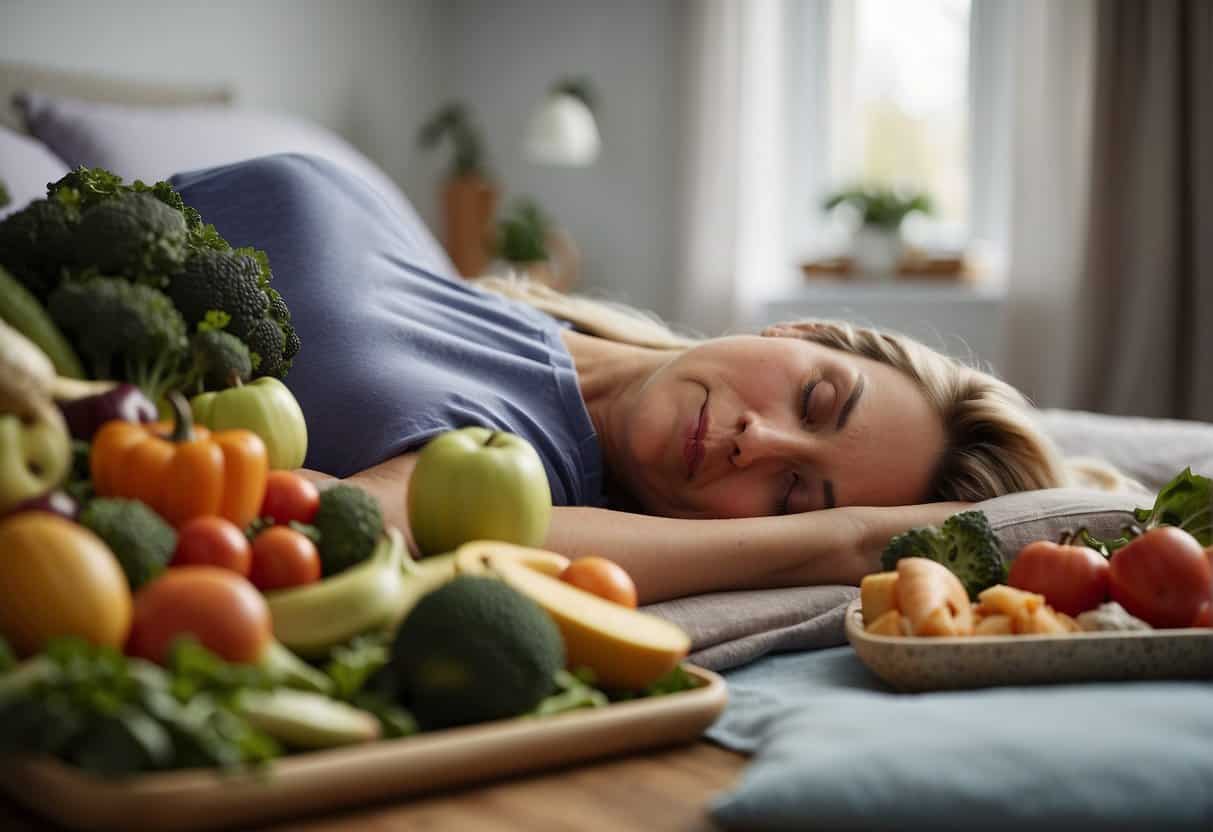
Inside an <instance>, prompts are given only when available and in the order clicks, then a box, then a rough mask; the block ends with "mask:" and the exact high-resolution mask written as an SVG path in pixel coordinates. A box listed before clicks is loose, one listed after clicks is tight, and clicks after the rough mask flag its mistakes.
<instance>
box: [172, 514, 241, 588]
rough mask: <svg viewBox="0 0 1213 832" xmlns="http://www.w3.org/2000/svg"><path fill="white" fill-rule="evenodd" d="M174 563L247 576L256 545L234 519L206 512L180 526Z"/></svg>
mask: <svg viewBox="0 0 1213 832" xmlns="http://www.w3.org/2000/svg"><path fill="white" fill-rule="evenodd" d="M172 565H173V566H218V567H220V568H222V569H230V570H231V571H233V572H235V573H236V574H237V575H240V576H241V577H244V578H247V577H248V576H249V571H250V570H251V569H252V565H253V548H252V545H251V544H250V543H249V540H248V538H247V537H245V535H244V532H242V531H241V530H240V529H239V528H238V527H237V526H236V524H234V523H233V522H232V521H230V520H227V519H224V518H223V517H217V516H215V515H204V516H202V517H195V518H194V519H193V520H190V521H189V522H187V523H186V524H185V525H184V526H182V527H181V530H180V531H179V532H178V534H177V548H176V549H175V550H174V551H173V559H172Z"/></svg>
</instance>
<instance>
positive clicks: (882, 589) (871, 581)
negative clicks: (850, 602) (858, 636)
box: [859, 572, 897, 635]
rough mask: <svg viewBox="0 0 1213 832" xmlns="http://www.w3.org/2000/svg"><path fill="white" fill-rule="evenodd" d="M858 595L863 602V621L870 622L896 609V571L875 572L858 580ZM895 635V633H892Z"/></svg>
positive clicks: (866, 624) (867, 623) (868, 623)
mask: <svg viewBox="0 0 1213 832" xmlns="http://www.w3.org/2000/svg"><path fill="white" fill-rule="evenodd" d="M859 597H860V601H861V603H862V604H863V623H864V625H865V626H868V625H870V624H872V622H874V621H875V620H876V619H878V618H880V617H881V616H882V615H884V614H885V613H887V612H890V611H892V612H896V611H897V573H896V572H875V573H873V574H871V575H865V576H864V578H863V580H862V581H860V582H859ZM893 635H896V634H893Z"/></svg>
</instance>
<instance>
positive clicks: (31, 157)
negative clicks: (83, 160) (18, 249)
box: [0, 127, 68, 218]
mask: <svg viewBox="0 0 1213 832" xmlns="http://www.w3.org/2000/svg"><path fill="white" fill-rule="evenodd" d="M67 172H68V166H67V165H66V164H65V163H64V162H63V160H62V159H60V158H59V157H58V156H56V155H55V154H54V153H51V152H50V151H49V150H47V149H46V147H45V146H44V145H43V144H42V143H41V142H39V141H38V140H37V139H32V138H30V137H29V136H23V135H21V134H20V133H14V132H13V131H12V130H9V129H8V128H7V127H0V182H3V183H4V187H5V189H6V190H7V191H8V196H9V203H8V205H5V206H3V207H0V218H2V217H5V216H7V215H9V214H11V213H13V212H14V211H20V210H21V209H22V208H24V207H25V206H26V205H28V204H30V203H31V202H33V201H34V200H35V199H41V198H43V197H45V196H46V186H47V185H49V184H50V183H51V182H56V181H58V180H59V179H61V178H63V176H64V174H66V173H67Z"/></svg>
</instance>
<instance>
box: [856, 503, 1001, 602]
mask: <svg viewBox="0 0 1213 832" xmlns="http://www.w3.org/2000/svg"><path fill="white" fill-rule="evenodd" d="M915 557H917V558H927V559H928V560H933V561H936V562H938V563H941V564H943V565H944V566H946V567H947V568H948V569H949V570H951V572H952V573H953V574H954V575H956V577H958V578H960V582H961V583H962V584H964V588H965V590H966V591H967V592H968V593H969V597H970V598H973V599H976V598H977V593H979V592H981V591H982V590H983V589H987V588H988V587H992V586H994V585H995V584H1000V583H1002V582H1003V581H1005V580H1006V576H1007V569H1006V566H1005V565H1004V564H1003V562H1002V549H1001V547H1000V546H999V544H998V536H997V535H995V534H994V530H993V529H991V528H990V523H989V520H988V519H987V518H986V515H985V513H984V512H981V511H962V512H960V513H959V514H953V515H952V516H951V517H949V518H948V519H947V520H946V521H945V522H944V524H943V527H942V528H938V529H937V528H935V527H934V526H922V527H920V528H916V529H910V530H909V531H908V532H905V533H903V534H899V535H897V536H896V537H894V538H893V539H892V540H890V541H889V545H888V546H886V547H885V550H884V553H883V554H882V555H881V558H880V561H881V567H882V568H883V569H885V570H886V571H890V570H893V569H896V568H897V561H899V560H901V559H902V558H915Z"/></svg>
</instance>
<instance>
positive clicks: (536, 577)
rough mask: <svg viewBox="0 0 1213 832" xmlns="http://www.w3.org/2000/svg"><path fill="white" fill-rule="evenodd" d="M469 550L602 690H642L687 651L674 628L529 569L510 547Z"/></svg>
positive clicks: (685, 640) (571, 662) (685, 641)
mask: <svg viewBox="0 0 1213 832" xmlns="http://www.w3.org/2000/svg"><path fill="white" fill-rule="evenodd" d="M470 545H474V546H476V547H478V548H479V549H480V551H481V556H482V557H483V563H484V565H485V567H486V572H485V573H484V574H486V575H491V576H492V577H495V578H497V579H499V580H501V581H503V582H505V583H506V584H508V585H509V586H511V587H512V588H514V589H515V590H517V591H519V592H521V593H522V594H524V595H526V596H528V597H529V598H531V599H532V600H533V601H535V602H536V603H538V604H539V606H540V607H542V608H543V609H544V610H545V611H546V612H547V614H548V615H549V616H551V618H552V619H553V620H554V621H555V622H556V626H557V627H559V628H560V633H561V636H562V637H563V639H564V648H565V653H566V655H567V658H568V664H569V667H570V668H573V669H576V668H580V667H586V668H589V669H590V670H591V671H593V673H594V678H595V680H596V681H597V683H598V684H599V685H601V686H602V687H604V688H608V689H620V690H638V689H641V688H644V687H647V686H648V685H650V684H652V683H653V682H654V681H656V680H657V679H659V678H661V677H662V676H664V675H665V674H666V673H669V672H670V671H671V670H673V669H674V668H675V667H676V666H677V665H678V663H679V662H680V661H681V660H682V659H683V658H684V657H685V656H686V654H687V651H688V650H690V647H691V640H690V638H688V637H687V634H686V633H685V632H683V631H682V630H681V629H680V628H679V627H677V626H675V625H674V624H671V623H670V622H668V621H666V620H664V619H662V618H658V617H656V616H654V615H650V614H648V613H645V612H640V611H638V610H632V609H628V608H627V607H624V606H621V605H619V604H615V603H612V602H611V601H606V600H604V599H602V598H599V597H598V596H597V595H592V594H591V593H589V592H586V591H584V590H581V589H578V588H577V587H575V586H572V585H570V584H567V583H565V582H564V581H562V580H560V579H559V578H556V577H553V576H551V575H547V574H544V573H543V572H541V571H537V570H535V569H532V568H531V567H530V566H528V565H527V563H526V560H525V558H522V557H519V556H518V554H517V550H516V548H514V547H505V548H503V549H502V550H501V551H500V552H494V551H493V547H494V545H495V544H493V543H491V542H484V541H480V542H477V543H475V544H470ZM458 557H459V554H458V553H456V558H457V559H458Z"/></svg>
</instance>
